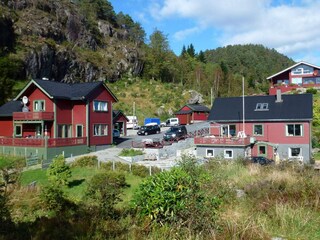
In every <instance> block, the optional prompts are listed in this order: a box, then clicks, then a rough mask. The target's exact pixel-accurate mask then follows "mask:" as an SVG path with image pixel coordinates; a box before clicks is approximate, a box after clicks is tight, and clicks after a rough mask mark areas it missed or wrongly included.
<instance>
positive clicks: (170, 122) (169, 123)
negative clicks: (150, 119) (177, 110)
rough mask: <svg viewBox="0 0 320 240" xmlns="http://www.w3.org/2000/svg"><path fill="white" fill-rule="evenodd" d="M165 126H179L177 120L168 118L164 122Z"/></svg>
mask: <svg viewBox="0 0 320 240" xmlns="http://www.w3.org/2000/svg"><path fill="white" fill-rule="evenodd" d="M166 125H167V126H178V125H179V118H169V119H167V121H166Z"/></svg>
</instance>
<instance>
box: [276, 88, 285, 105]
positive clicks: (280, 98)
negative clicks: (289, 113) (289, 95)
mask: <svg viewBox="0 0 320 240" xmlns="http://www.w3.org/2000/svg"><path fill="white" fill-rule="evenodd" d="M282 101H283V100H282V97H281V89H277V96H276V103H280V102H282Z"/></svg>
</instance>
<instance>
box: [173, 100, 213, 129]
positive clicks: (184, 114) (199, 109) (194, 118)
mask: <svg viewBox="0 0 320 240" xmlns="http://www.w3.org/2000/svg"><path fill="white" fill-rule="evenodd" d="M209 113H210V109H209V108H208V107H207V106H205V105H202V104H200V103H194V104H186V105H184V106H183V107H182V108H181V109H180V110H179V111H177V112H176V113H175V116H176V117H177V118H179V123H180V124H182V125H188V124H192V123H196V122H203V121H207V119H208V116H209Z"/></svg>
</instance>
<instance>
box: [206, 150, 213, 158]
mask: <svg viewBox="0 0 320 240" xmlns="http://www.w3.org/2000/svg"><path fill="white" fill-rule="evenodd" d="M209 152H212V153H209ZM206 157H209V158H212V157H214V149H212V148H207V149H206Z"/></svg>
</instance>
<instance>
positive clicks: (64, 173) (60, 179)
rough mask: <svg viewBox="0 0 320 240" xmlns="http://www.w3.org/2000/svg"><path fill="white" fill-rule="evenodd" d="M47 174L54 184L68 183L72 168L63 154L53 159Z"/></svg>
mask: <svg viewBox="0 0 320 240" xmlns="http://www.w3.org/2000/svg"><path fill="white" fill-rule="evenodd" d="M47 176H48V179H49V181H51V183H52V184H54V185H68V183H69V178H70V177H71V170H70V167H69V166H68V165H67V164H66V162H65V159H64V157H63V156H62V155H59V156H57V157H56V158H54V159H53V161H52V163H51V164H50V166H49V168H48V170H47Z"/></svg>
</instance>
